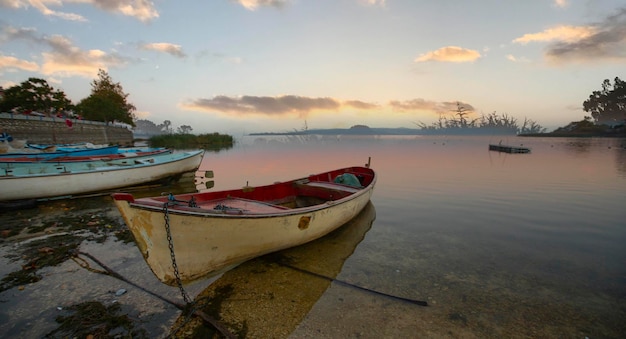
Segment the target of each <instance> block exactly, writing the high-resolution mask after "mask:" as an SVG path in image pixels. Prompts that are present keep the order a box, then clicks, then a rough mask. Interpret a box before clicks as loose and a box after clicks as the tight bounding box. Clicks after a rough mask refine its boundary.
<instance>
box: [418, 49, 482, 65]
mask: <svg viewBox="0 0 626 339" xmlns="http://www.w3.org/2000/svg"><path fill="white" fill-rule="evenodd" d="M478 58H480V53H479V52H478V51H475V50H471V49H466V48H461V47H457V46H448V47H442V48H440V49H438V50H436V51H431V52H428V53H425V54H421V55H420V56H419V57H417V58H416V59H415V62H427V61H440V62H472V61H475V60H476V59H478Z"/></svg>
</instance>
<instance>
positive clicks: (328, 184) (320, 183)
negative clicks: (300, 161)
mask: <svg viewBox="0 0 626 339" xmlns="http://www.w3.org/2000/svg"><path fill="white" fill-rule="evenodd" d="M301 185H305V186H312V187H322V188H327V189H331V190H334V191H343V192H349V193H356V192H358V191H360V190H361V188H358V187H352V186H347V185H342V184H337V183H334V182H328V181H309V182H307V183H303V184H301Z"/></svg>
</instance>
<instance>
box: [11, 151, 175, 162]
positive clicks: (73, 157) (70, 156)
mask: <svg viewBox="0 0 626 339" xmlns="http://www.w3.org/2000/svg"><path fill="white" fill-rule="evenodd" d="M165 153H172V150H170V149H167V148H133V149H123V148H120V149H118V150H117V152H115V153H110V154H93V155H83V153H81V152H78V153H67V154H64V155H58V156H46V154H43V156H41V155H39V156H38V155H34V154H33V155H29V156H24V155H20V156H14V157H10V156H8V155H7V156H4V157H0V166H2V165H4V164H15V163H33V164H37V163H41V162H46V163H63V162H77V161H82V162H84V161H111V160H117V159H131V158H132V159H136V158H140V157H146V156H154V155H159V154H165Z"/></svg>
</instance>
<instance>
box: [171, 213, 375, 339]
mask: <svg viewBox="0 0 626 339" xmlns="http://www.w3.org/2000/svg"><path fill="white" fill-rule="evenodd" d="M375 218H376V210H375V208H374V205H372V203H371V202H370V203H368V204H367V205H366V206H365V208H364V209H363V211H361V213H360V214H359V215H357V216H356V217H355V218H354V219H352V220H350V221H349V222H348V223H346V224H345V225H343V226H342V227H340V228H338V229H337V230H335V231H334V232H332V233H329V234H328V235H327V236H325V237H322V238H320V239H317V240H315V241H313V242H310V243H307V244H304V245H301V246H298V247H293V248H290V249H286V250H283V251H280V252H276V253H273V254H268V255H266V256H263V257H259V258H256V259H253V260H250V261H248V262H246V263H244V264H241V265H239V266H237V267H236V268H234V269H232V270H230V271H228V272H226V273H224V274H223V275H222V276H221V277H220V278H219V279H217V280H216V281H215V282H213V283H212V284H211V285H209V286H208V287H207V288H206V289H205V290H204V291H202V292H201V293H200V294H199V295H198V296H197V297H196V301H197V302H198V305H203V304H204V306H202V307H203V310H204V312H205V313H207V314H209V315H211V316H213V317H214V318H216V319H219V320H220V321H221V323H222V324H224V325H225V326H227V327H228V329H229V330H230V331H231V332H232V333H242V331H243V330H244V328H245V331H246V335H245V336H246V337H250V338H285V337H287V336H289V334H290V333H291V332H293V330H295V328H296V327H297V326H298V325H299V324H300V323H301V322H302V320H303V319H304V317H305V316H306V315H307V313H308V312H309V311H310V309H311V308H312V307H313V305H314V304H315V303H316V302H317V300H318V299H319V298H320V297H321V296H322V295H323V294H324V292H325V291H326V289H327V288H328V287H329V286H330V284H331V280H330V279H324V278H321V277H320V276H325V277H328V278H332V279H334V278H335V277H336V276H337V275H338V274H339V272H340V271H341V269H342V267H343V264H344V262H345V261H346V259H348V258H349V257H350V256H351V255H352V253H353V252H354V250H355V249H356V247H357V245H358V244H359V243H360V242H361V241H362V240H363V238H364V237H365V234H366V233H367V232H368V231H369V229H370V228H371V226H372V223H373V222H374V219H375ZM294 268H297V269H294ZM303 271H308V272H312V273H313V274H307V273H304V272H303ZM183 318H184V316H181V317H180V318H179V319H178V320H177V321H176V324H175V325H174V326H173V328H178V327H179V324H181V323H183V321H184V319H183ZM203 326H204V325H203V324H202V322H201V321H200V320H199V319H194V320H192V321H190V322H188V323H187V324H185V325H184V326H183V327H182V328H180V329H178V331H177V333H178V335H182V334H183V333H193V332H195V333H200V332H201V331H202V330H205V331H210V329H208V328H204V327H203ZM183 336H184V335H183Z"/></svg>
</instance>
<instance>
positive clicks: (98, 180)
mask: <svg viewBox="0 0 626 339" xmlns="http://www.w3.org/2000/svg"><path fill="white" fill-rule="evenodd" d="M203 153H204V152H203V151H195V152H185V153H176V154H164V155H158V156H155V157H153V159H155V161H154V162H150V161H148V160H146V158H143V160H141V162H140V163H139V164H134V165H124V166H122V165H120V166H114V165H113V166H109V165H108V164H107V166H103V167H101V168H97V167H96V168H94V169H93V170H89V171H87V170H85V171H72V170H71V167H69V166H72V165H65V166H64V167H63V168H65V169H66V170H67V171H65V170H61V171H59V172H57V173H40V174H37V173H33V174H31V175H13V174H14V172H11V171H10V170H7V169H5V170H4V171H5V172H4V174H5V175H3V176H0V188H1V190H0V201H12V200H24V199H43V198H51V197H59V196H70V195H76V194H85V193H91V192H97V191H105V190H110V189H115V188H121V187H127V186H135V185H140V184H144V183H149V182H155V181H159V180H162V179H165V178H168V177H171V176H176V175H180V174H182V173H186V172H191V171H195V170H196V169H197V168H198V167H199V165H200V162H201V161H202V156H203ZM165 156H168V157H171V158H168V159H169V161H166V162H165V161H163V162H161V161H159V160H158V157H165ZM51 166H54V165H51ZM75 166H78V165H75Z"/></svg>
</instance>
